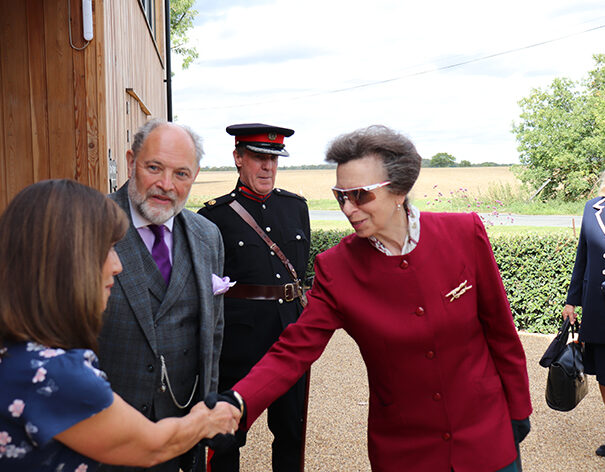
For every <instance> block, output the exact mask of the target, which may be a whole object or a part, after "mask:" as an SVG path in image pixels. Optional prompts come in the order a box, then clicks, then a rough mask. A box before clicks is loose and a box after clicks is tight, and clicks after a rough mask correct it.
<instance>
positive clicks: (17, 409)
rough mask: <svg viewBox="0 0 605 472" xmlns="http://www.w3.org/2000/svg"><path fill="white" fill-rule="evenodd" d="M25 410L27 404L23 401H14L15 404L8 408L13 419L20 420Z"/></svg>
mask: <svg viewBox="0 0 605 472" xmlns="http://www.w3.org/2000/svg"><path fill="white" fill-rule="evenodd" d="M24 408H25V403H24V402H23V400H19V399H16V400H13V403H11V405H10V406H9V407H8V411H10V412H11V414H12V415H13V418H19V417H20V416H21V414H22V413H23V409H24Z"/></svg>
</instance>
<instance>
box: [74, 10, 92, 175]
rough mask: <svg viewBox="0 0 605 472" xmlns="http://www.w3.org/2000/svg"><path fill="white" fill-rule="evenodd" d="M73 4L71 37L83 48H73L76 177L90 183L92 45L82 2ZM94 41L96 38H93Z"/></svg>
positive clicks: (77, 45)
mask: <svg viewBox="0 0 605 472" xmlns="http://www.w3.org/2000/svg"><path fill="white" fill-rule="evenodd" d="M70 5H71V13H70V14H71V35H72V36H71V37H72V42H73V45H74V46H75V47H77V48H85V49H83V50H76V49H73V48H72V49H71V59H72V68H73V91H74V110H73V113H74V117H73V119H74V137H75V141H74V146H75V156H74V157H75V165H76V167H75V174H74V178H75V179H76V180H78V181H79V182H81V183H85V184H88V148H87V134H88V133H87V129H86V128H87V116H88V112H87V108H86V107H87V98H86V92H87V91H86V85H87V84H86V77H85V75H86V72H85V71H86V63H85V55H86V54H87V51H88V49H89V48H91V47H94V46H91V44H90V43H88V45H87V43H86V41H85V40H84V38H83V36H82V31H83V26H82V3H81V2H79V1H72V2H70ZM93 41H94V39H93Z"/></svg>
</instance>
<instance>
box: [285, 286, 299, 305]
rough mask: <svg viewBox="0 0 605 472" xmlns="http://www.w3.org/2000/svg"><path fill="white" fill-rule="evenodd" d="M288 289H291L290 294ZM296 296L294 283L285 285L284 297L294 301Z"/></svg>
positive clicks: (288, 300)
mask: <svg viewBox="0 0 605 472" xmlns="http://www.w3.org/2000/svg"><path fill="white" fill-rule="evenodd" d="M288 290H289V291H290V295H288ZM295 298H296V290H295V289H294V284H293V283H289V284H286V285H284V299H285V300H286V301H287V302H292V301H294V299H295Z"/></svg>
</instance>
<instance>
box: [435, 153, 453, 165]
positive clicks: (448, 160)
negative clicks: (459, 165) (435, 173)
mask: <svg viewBox="0 0 605 472" xmlns="http://www.w3.org/2000/svg"><path fill="white" fill-rule="evenodd" d="M455 166H456V158H455V157H454V156H452V155H451V154H448V153H447V152H438V153H437V154H435V155H434V156H433V157H431V167H455Z"/></svg>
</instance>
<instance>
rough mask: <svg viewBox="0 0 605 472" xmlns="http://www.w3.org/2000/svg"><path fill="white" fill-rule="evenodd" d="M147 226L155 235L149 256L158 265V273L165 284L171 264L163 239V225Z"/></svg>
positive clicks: (168, 279) (170, 270) (167, 280)
mask: <svg viewBox="0 0 605 472" xmlns="http://www.w3.org/2000/svg"><path fill="white" fill-rule="evenodd" d="M148 228H149V229H150V230H151V232H152V233H153V234H154V235H155V241H154V242H153V247H152V248H151V257H153V260H154V261H155V263H156V264H157V265H158V269H160V274H162V277H164V280H165V281H166V285H168V282H169V281H170V273H171V272H172V265H171V264H170V253H169V251H168V246H167V245H166V241H164V225H160V226H158V225H149V226H148Z"/></svg>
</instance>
